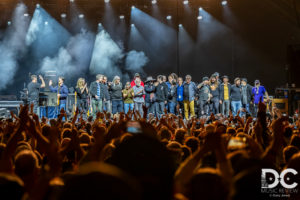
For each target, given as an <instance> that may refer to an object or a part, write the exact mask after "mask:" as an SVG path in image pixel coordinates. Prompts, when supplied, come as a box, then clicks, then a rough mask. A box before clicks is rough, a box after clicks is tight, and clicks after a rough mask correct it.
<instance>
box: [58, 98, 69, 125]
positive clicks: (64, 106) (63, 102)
mask: <svg viewBox="0 0 300 200" xmlns="http://www.w3.org/2000/svg"><path fill="white" fill-rule="evenodd" d="M62 108H63V109H64V111H65V112H67V107H66V101H62V102H60V104H59V106H58V112H57V116H58V115H59V114H60V111H61V109H62ZM62 120H63V121H65V120H66V119H65V117H63V118H62Z"/></svg>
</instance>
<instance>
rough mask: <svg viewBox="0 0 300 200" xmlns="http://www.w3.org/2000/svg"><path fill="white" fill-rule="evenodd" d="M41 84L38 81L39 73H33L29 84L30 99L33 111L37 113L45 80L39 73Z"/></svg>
mask: <svg viewBox="0 0 300 200" xmlns="http://www.w3.org/2000/svg"><path fill="white" fill-rule="evenodd" d="M39 78H40V80H41V82H42V83H41V84H40V83H38V81H37V75H31V82H30V83H29V84H28V86H27V89H28V101H29V102H30V104H33V112H34V113H36V114H37V108H38V103H39V92H40V89H41V88H44V87H45V86H46V85H45V81H44V79H43V77H42V76H41V75H39Z"/></svg>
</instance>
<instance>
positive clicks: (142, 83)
mask: <svg viewBox="0 0 300 200" xmlns="http://www.w3.org/2000/svg"><path fill="white" fill-rule="evenodd" d="M134 81H135V79H133V80H132V81H131V83H130V85H131V87H133V86H135V82H134ZM141 86H143V87H145V85H144V82H143V81H141Z"/></svg>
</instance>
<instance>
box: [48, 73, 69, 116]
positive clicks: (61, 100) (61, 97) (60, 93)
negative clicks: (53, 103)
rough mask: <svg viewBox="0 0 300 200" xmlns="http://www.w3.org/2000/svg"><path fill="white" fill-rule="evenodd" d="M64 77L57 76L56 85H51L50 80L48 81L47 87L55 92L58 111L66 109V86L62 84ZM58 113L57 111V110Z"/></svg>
mask: <svg viewBox="0 0 300 200" xmlns="http://www.w3.org/2000/svg"><path fill="white" fill-rule="evenodd" d="M64 81H65V79H64V77H59V78H58V86H55V87H53V86H52V84H53V82H52V80H50V81H49V87H50V90H51V92H56V93H57V102H58V103H57V105H58V108H59V111H60V110H61V109H62V108H64V110H65V111H66V103H67V97H68V87H67V86H66V85H65V84H64ZM58 113H59V112H58Z"/></svg>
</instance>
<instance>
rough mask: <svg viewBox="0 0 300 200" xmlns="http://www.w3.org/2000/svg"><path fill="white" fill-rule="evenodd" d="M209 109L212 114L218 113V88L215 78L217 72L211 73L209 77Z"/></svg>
mask: <svg viewBox="0 0 300 200" xmlns="http://www.w3.org/2000/svg"><path fill="white" fill-rule="evenodd" d="M210 93H211V96H212V97H211V99H210V105H209V106H210V111H211V112H212V113H214V114H219V113H220V112H219V106H220V88H219V81H218V79H217V74H213V75H212V76H211V78H210Z"/></svg>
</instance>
